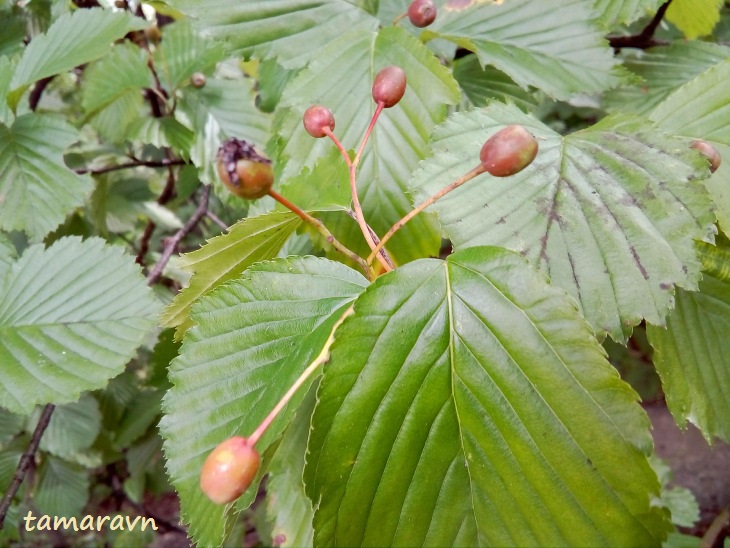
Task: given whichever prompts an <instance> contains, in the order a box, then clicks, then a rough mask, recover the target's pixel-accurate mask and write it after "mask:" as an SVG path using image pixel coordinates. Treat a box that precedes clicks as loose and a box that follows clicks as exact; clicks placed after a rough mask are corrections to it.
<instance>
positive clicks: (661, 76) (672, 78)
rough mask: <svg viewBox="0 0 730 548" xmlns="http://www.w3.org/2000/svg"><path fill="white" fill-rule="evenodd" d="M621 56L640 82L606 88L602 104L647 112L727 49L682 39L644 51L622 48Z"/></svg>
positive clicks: (612, 108)
mask: <svg viewBox="0 0 730 548" xmlns="http://www.w3.org/2000/svg"><path fill="white" fill-rule="evenodd" d="M624 52H628V53H624ZM622 55H623V56H624V59H625V61H624V65H625V66H626V68H628V69H629V70H631V72H633V73H635V74H636V75H637V76H639V77H641V79H642V80H643V81H642V82H641V83H638V84H634V85H631V86H625V87H620V88H617V89H613V90H610V91H608V92H607V93H606V94H605V95H604V98H603V104H604V106H605V107H606V108H607V109H608V110H610V111H618V112H635V113H637V114H649V113H650V112H651V111H652V110H653V109H654V108H655V107H656V106H657V105H658V104H659V103H660V102H661V101H663V100H664V99H666V97H667V96H668V95H669V94H670V93H672V92H673V91H675V90H676V89H677V88H679V87H680V86H682V85H683V84H684V83H686V82H687V81H689V80H691V79H692V78H694V77H695V76H697V75H699V74H700V73H702V72H703V71H705V70H707V69H708V68H710V67H712V66H714V65H716V64H718V63H720V62H722V61H724V60H725V59H727V58H728V57H730V48H728V47H727V46H721V45H720V44H713V43H711V42H699V41H692V42H687V41H682V42H675V43H673V44H671V45H669V46H661V47H656V48H651V49H648V50H624V51H622Z"/></svg>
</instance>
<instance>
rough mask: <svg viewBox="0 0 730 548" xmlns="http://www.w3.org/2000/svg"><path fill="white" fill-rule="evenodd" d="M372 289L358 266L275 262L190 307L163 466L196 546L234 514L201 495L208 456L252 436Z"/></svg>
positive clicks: (174, 369)
mask: <svg viewBox="0 0 730 548" xmlns="http://www.w3.org/2000/svg"><path fill="white" fill-rule="evenodd" d="M366 284H367V282H366V280H365V278H363V277H362V276H361V275H360V274H358V273H357V272H355V271H354V270H351V269H349V268H348V267H346V266H344V265H342V264H339V263H335V262H332V261H328V260H326V259H319V258H315V257H305V258H293V259H279V260H275V261H271V262H265V263H261V264H259V265H255V266H253V267H252V268H250V269H249V270H248V271H247V272H246V273H245V274H244V275H243V277H242V279H240V280H235V281H231V282H229V283H227V284H225V285H223V286H221V287H219V288H217V289H216V290H215V291H213V292H211V293H210V294H209V295H206V296H205V297H203V298H202V299H201V300H200V302H199V303H198V304H196V305H195V306H194V307H193V311H192V319H193V321H194V322H195V323H196V325H195V326H194V327H193V328H191V329H190V330H189V331H188V333H187V334H186V336H185V340H184V342H183V345H182V348H181V349H180V356H179V357H178V358H176V359H175V360H174V361H173V362H172V365H171V367H170V380H171V381H172V383H173V384H174V386H173V387H172V388H171V389H170V390H169V391H168V392H167V394H166V396H165V399H164V412H165V416H164V417H163V419H162V421H161V423H160V428H161V432H162V435H163V437H164V438H165V446H164V447H165V455H166V457H167V470H168V472H169V474H170V477H171V478H172V482H173V484H174V485H175V488H176V489H177V492H178V493H179V495H180V500H181V505H182V513H183V518H184V520H185V521H189V520H191V526H190V533H191V535H192V537H193V539H194V540H195V541H196V542H197V543H198V544H200V545H202V546H211V545H220V544H221V543H222V542H223V539H224V534H225V531H224V522H225V520H226V514H229V512H228V511H226V509H225V508H224V507H222V506H219V505H216V504H213V503H212V502H211V501H210V500H208V499H207V497H205V495H203V493H202V492H201V490H200V487H199V476H200V470H201V467H202V465H203V462H204V460H205V458H206V456H207V455H208V453H209V452H210V451H211V450H212V449H213V448H214V447H215V446H216V445H218V444H219V443H221V442H222V441H223V440H225V439H227V438H229V437H231V436H233V435H243V436H248V435H250V434H251V433H252V432H253V430H254V429H255V428H256V427H257V426H258V424H259V423H260V422H261V420H263V418H264V417H266V415H267V414H268V413H269V411H270V410H271V409H272V408H273V407H274V405H275V404H276V403H277V402H278V401H279V399H280V398H281V397H282V396H283V395H284V393H285V392H286V391H287V390H288V389H289V387H290V386H291V385H292V383H293V382H294V380H295V379H296V378H297V377H298V376H299V374H300V373H301V372H302V371H303V370H304V368H305V367H306V366H307V365H309V364H310V363H311V362H312V361H313V359H314V358H315V357H316V356H317V354H319V352H320V350H321V349H322V347H323V345H324V343H325V341H326V340H327V339H328V337H329V336H330V332H331V330H332V328H333V325H334V323H335V322H336V321H337V320H338V319H339V317H340V316H341V315H342V314H343V312H344V311H345V310H346V309H347V308H348V306H349V303H350V302H351V301H352V300H354V299H355V297H357V295H358V294H359V293H360V292H361V291H362V290H363V287H364V286H365V285H366ZM310 384H311V378H310V380H309V382H308V383H306V385H305V386H303V387H302V388H301V389H300V390H299V391H298V392H297V394H296V395H295V397H294V399H293V400H291V401H290V402H289V404H288V405H287V407H286V408H285V409H284V410H283V411H282V412H281V413H280V414H279V416H278V417H277V419H276V421H275V422H274V423H272V426H271V427H270V428H269V429H268V430H267V431H266V433H265V434H264V436H263V437H262V438H261V440H259V442H258V443H257V445H256V448H257V449H258V451H259V452H260V453H261V454H263V453H264V451H265V449H266V448H267V447H268V446H269V445H270V444H271V443H272V442H273V441H275V440H276V438H277V436H278V434H279V433H281V431H282V430H283V429H284V427H285V426H286V424H287V422H288V421H289V419H290V418H291V416H292V414H293V413H294V411H295V410H296V409H297V406H298V405H299V403H300V402H301V400H302V398H303V397H304V394H305V393H306V390H307V387H308V386H309V385H310ZM253 493H254V494H255V488H254V489H253ZM239 506H241V504H240V503H239ZM239 509H240V508H239ZM192 518H195V519H192Z"/></svg>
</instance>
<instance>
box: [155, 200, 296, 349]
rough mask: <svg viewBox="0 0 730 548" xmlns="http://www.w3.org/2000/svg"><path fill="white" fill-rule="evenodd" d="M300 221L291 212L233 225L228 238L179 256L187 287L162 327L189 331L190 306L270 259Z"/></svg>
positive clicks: (271, 214)
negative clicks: (189, 276) (187, 282)
mask: <svg viewBox="0 0 730 548" xmlns="http://www.w3.org/2000/svg"><path fill="white" fill-rule="evenodd" d="M301 223H302V221H301V219H299V217H297V216H296V215H294V214H293V213H291V212H286V213H278V212H277V213H268V214H266V215H260V216H258V217H249V218H247V219H243V220H241V221H239V222H238V223H236V224H235V225H233V226H232V227H231V228H230V229H229V230H228V234H224V235H222V236H216V237H215V238H213V239H211V240H209V241H208V243H207V244H206V245H204V246H203V247H201V248H200V249H198V250H197V251H193V252H192V253H187V254H185V255H181V256H180V259H179V261H178V266H179V267H180V268H182V269H183V270H185V271H187V272H190V273H191V274H192V278H190V283H189V284H188V287H186V288H185V289H183V290H182V291H181V292H180V293H178V294H177V296H176V297H175V299H174V300H173V301H172V303H171V304H170V305H169V306H168V307H167V309H165V311H164V313H163V314H162V320H161V322H162V326H163V327H178V326H181V327H179V330H178V336H180V335H182V333H184V332H185V330H186V329H187V328H188V327H190V325H191V322H190V320H189V319H188V313H189V311H190V306H191V305H192V304H193V303H194V302H195V301H196V300H198V298H200V296H201V295H203V294H205V293H206V292H208V291H209V290H211V289H213V288H214V287H216V286H218V285H220V284H222V283H223V282H225V281H227V280H231V279H233V278H237V277H238V276H240V275H241V273H242V272H243V271H244V270H246V269H247V268H248V267H249V266H251V265H252V264H254V263H257V262H259V261H264V260H267V259H273V258H274V257H276V254H277V253H278V252H279V249H281V247H282V246H283V245H284V242H286V240H287V239H288V238H289V236H291V235H292V233H293V232H294V231H295V230H296V229H297V228H299V226H300V225H301Z"/></svg>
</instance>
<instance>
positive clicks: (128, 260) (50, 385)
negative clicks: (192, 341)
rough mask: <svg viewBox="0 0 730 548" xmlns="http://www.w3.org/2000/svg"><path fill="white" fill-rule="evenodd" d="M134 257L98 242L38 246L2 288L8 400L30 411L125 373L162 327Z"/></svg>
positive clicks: (0, 354)
mask: <svg viewBox="0 0 730 548" xmlns="http://www.w3.org/2000/svg"><path fill="white" fill-rule="evenodd" d="M157 312H158V304H157V301H156V300H155V299H154V297H153V295H152V292H151V291H150V289H149V288H147V286H146V284H145V280H144V278H143V277H142V276H141V275H140V272H139V267H138V266H137V265H135V264H134V261H133V258H132V257H129V256H125V255H124V253H123V250H122V248H120V247H114V246H108V245H105V244H104V242H103V240H100V239H96V238H92V239H88V240H86V241H84V242H82V241H81V239H80V238H77V237H73V238H61V239H60V240H58V241H57V242H56V243H54V244H53V245H52V246H51V247H49V248H48V249H44V248H43V246H42V245H35V246H32V247H30V248H28V249H27V250H26V252H25V253H24V254H23V255H22V256H21V257H20V259H19V260H18V261H17V262H16V263H14V264H13V266H12V268H11V270H10V271H9V273H8V274H7V275H6V277H5V280H4V281H3V282H1V283H0V401H2V402H3V406H5V407H7V408H8V409H9V410H10V411H14V412H19V413H29V412H30V411H31V410H32V409H33V406H35V405H36V404H39V403H57V404H58V403H66V402H71V401H74V400H76V399H78V397H79V394H80V393H81V392H83V391H86V390H94V389H97V388H101V387H103V386H104V385H105V384H106V382H107V381H108V380H109V379H110V378H112V377H114V376H116V375H118V374H119V373H121V372H122V370H123V368H124V365H125V364H126V363H127V362H128V361H129V359H130V358H131V357H132V356H133V355H134V352H135V350H136V349H137V347H138V346H139V345H140V344H141V343H142V340H143V339H144V337H145V336H146V335H147V334H148V333H149V331H150V330H151V329H152V328H153V327H154V326H155V324H156V323H157Z"/></svg>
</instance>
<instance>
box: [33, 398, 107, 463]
mask: <svg viewBox="0 0 730 548" xmlns="http://www.w3.org/2000/svg"><path fill="white" fill-rule="evenodd" d="M41 411H42V408H40V407H38V408H36V410H35V412H34V413H33V415H32V417H31V420H30V423H29V425H28V431H29V432H32V431H33V430H34V429H35V427H36V425H37V424H38V419H39V418H40V415H41ZM100 427H101V413H100V412H99V404H98V402H97V401H96V399H94V398H93V397H92V396H90V395H89V394H82V395H81V398H80V399H79V401H77V402H74V403H67V404H66V405H59V406H58V407H56V409H54V411H53V415H51V421H50V422H49V423H48V428H46V431H45V432H44V433H43V437H42V438H41V445H40V448H41V449H42V450H43V451H48V452H49V453H51V454H52V455H55V456H57V457H61V458H72V457H74V456H75V455H76V454H78V453H81V452H84V451H88V449H89V448H90V447H91V445H92V444H93V443H94V440H95V439H96V436H97V435H98V434H99V428H100Z"/></svg>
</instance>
